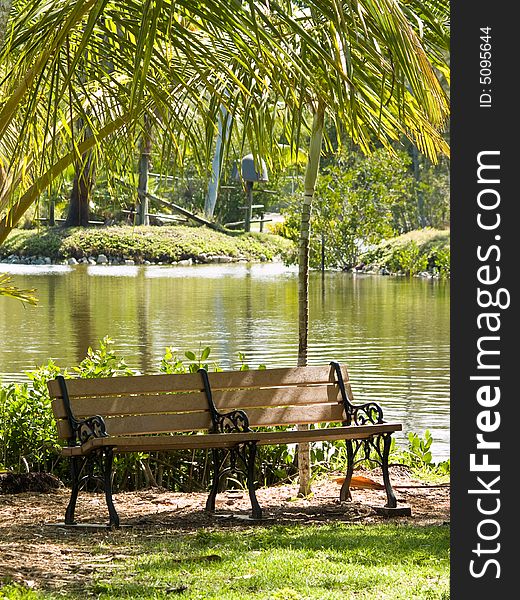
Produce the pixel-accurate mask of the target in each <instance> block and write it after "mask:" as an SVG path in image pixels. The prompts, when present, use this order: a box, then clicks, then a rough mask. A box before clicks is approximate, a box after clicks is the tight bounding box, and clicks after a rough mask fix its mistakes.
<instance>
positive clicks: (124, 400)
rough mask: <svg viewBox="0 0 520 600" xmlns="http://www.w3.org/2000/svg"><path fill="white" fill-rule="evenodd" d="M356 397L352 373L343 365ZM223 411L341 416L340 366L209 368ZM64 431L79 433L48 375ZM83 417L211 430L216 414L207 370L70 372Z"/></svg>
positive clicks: (315, 419)
mask: <svg viewBox="0 0 520 600" xmlns="http://www.w3.org/2000/svg"><path fill="white" fill-rule="evenodd" d="M341 371H342V375H343V379H344V382H345V388H346V392H347V395H348V397H349V400H350V401H351V402H352V400H353V399H352V391H351V389H350V385H349V380H348V373H347V369H346V367H345V366H342V367H341ZM209 380H210V383H211V389H212V392H213V400H214V402H215V405H216V406H217V409H218V410H219V411H220V412H227V411H231V410H235V409H242V410H244V411H246V413H247V416H248V418H249V424H250V426H251V427H268V426H275V425H295V424H310V423H324V422H341V421H343V420H345V418H346V415H345V411H344V405H343V401H342V397H341V392H340V389H339V386H338V384H337V383H336V377H335V372H334V369H333V368H332V367H331V366H329V365H327V366H318V367H315V366H312V367H294V368H277V369H267V370H249V371H222V372H217V373H209ZM47 385H48V388H49V392H50V395H51V398H52V399H53V401H52V409H53V412H54V416H55V417H56V421H57V426H58V435H59V437H60V438H63V439H66V438H70V436H71V433H72V432H71V428H70V425H69V422H68V420H67V412H66V408H65V405H64V402H63V397H62V392H61V389H60V386H59V384H58V382H57V381H56V380H53V381H49V382H48V384H47ZM67 390H68V394H69V399H70V403H71V407H72V411H73V413H74V416H75V417H76V418H77V419H82V418H87V417H91V416H93V415H101V416H102V417H103V418H104V419H105V423H106V429H107V433H108V434H109V435H113V436H117V435H138V434H158V433H167V432H185V431H199V430H208V429H210V428H211V424H212V423H211V416H210V413H209V409H208V402H207V399H206V395H205V393H204V387H203V382H202V378H201V375H200V373H189V374H180V375H139V376H129V377H108V378H99V379H68V380H67Z"/></svg>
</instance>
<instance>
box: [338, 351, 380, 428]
mask: <svg viewBox="0 0 520 600" xmlns="http://www.w3.org/2000/svg"><path fill="white" fill-rule="evenodd" d="M330 365H331V367H332V368H333V369H334V372H335V373H336V380H337V383H338V386H339V389H340V392H341V398H342V400H343V406H344V407H345V415H346V417H347V418H346V419H345V424H346V425H369V424H372V425H380V424H381V423H384V421H383V409H382V408H381V407H380V406H379V404H378V403H377V402H367V403H366V404H352V402H350V400H349V398H348V394H347V390H346V388H345V382H344V381H343V375H342V373H341V367H340V364H339V363H338V362H335V361H332V362H331V363H330Z"/></svg>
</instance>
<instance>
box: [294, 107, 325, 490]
mask: <svg viewBox="0 0 520 600" xmlns="http://www.w3.org/2000/svg"><path fill="white" fill-rule="evenodd" d="M324 120H325V106H324V104H323V103H321V102H319V103H318V106H317V108H316V110H315V112H314V117H313V121H312V132H311V140H310V144H309V158H308V160H307V168H306V170H305V182H304V195H303V204H302V219H301V225H300V243H299V259H298V366H299V367H304V366H306V365H307V347H308V335H309V240H310V233H311V209H312V200H313V198H314V188H315V187H316V180H317V179H318V171H319V166H320V154H321V145H322V141H323V125H324ZM307 428H308V426H307V425H300V426H299V427H298V429H307ZM298 471H299V479H300V489H299V491H298V495H300V496H308V495H309V494H310V491H311V460H310V449H309V444H308V443H304V444H299V445H298Z"/></svg>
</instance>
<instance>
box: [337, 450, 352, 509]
mask: <svg viewBox="0 0 520 600" xmlns="http://www.w3.org/2000/svg"><path fill="white" fill-rule="evenodd" d="M345 445H346V448H347V473H346V475H345V481H344V482H343V485H342V486H341V490H340V492H339V500H340V502H345V501H347V500H352V494H351V493H350V482H351V480H352V475H353V473H354V454H355V452H354V446H353V443H352V440H345Z"/></svg>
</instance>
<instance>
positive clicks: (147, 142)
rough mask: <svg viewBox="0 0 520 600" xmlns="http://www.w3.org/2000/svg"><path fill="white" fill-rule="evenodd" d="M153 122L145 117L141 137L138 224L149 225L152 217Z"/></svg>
mask: <svg viewBox="0 0 520 600" xmlns="http://www.w3.org/2000/svg"><path fill="white" fill-rule="evenodd" d="M151 133H152V132H151V123H150V119H149V118H148V117H146V115H145V117H144V129H143V135H142V137H141V143H140V146H141V157H140V159H139V184H138V187H137V195H138V202H139V205H138V207H137V208H138V210H137V215H138V219H139V223H138V225H149V224H150V217H149V216H148V210H149V209H148V206H149V202H148V196H147V194H148V172H149V170H150V154H151V152H152V135H151Z"/></svg>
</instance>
